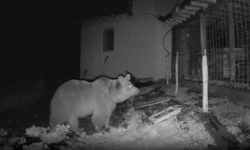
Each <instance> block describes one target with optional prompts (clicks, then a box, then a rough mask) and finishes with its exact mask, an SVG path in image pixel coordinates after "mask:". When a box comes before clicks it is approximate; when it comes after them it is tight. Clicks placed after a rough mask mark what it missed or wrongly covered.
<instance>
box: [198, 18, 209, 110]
mask: <svg viewBox="0 0 250 150" xmlns="http://www.w3.org/2000/svg"><path fill="white" fill-rule="evenodd" d="M205 25H206V23H205V18H204V15H203V13H201V14H200V38H201V54H202V83H203V90H202V91H203V93H202V94H203V97H202V104H203V105H202V106H203V111H204V112H208V67H207V51H206V26H205Z"/></svg>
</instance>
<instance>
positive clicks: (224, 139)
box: [199, 113, 240, 150]
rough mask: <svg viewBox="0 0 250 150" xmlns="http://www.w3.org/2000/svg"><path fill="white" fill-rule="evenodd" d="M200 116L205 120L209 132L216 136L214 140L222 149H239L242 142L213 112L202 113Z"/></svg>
mask: <svg viewBox="0 0 250 150" xmlns="http://www.w3.org/2000/svg"><path fill="white" fill-rule="evenodd" d="M199 118H200V119H201V121H203V123H204V126H205V128H206V129H207V131H208V133H209V134H210V135H211V136H212V137H213V138H214V141H215V143H216V145H217V147H218V149H220V150H234V149H238V148H239V146H240V143H239V142H238V141H237V140H236V139H235V137H234V136H233V135H232V134H231V133H230V132H228V131H227V129H226V128H225V127H224V126H223V125H222V124H221V123H220V122H219V121H218V119H217V118H216V117H215V116H214V115H212V114H211V113H201V114H199Z"/></svg>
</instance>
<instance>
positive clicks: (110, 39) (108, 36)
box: [103, 28, 114, 52]
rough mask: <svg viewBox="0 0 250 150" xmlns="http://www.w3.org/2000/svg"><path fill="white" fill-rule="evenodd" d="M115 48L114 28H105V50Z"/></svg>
mask: <svg viewBox="0 0 250 150" xmlns="http://www.w3.org/2000/svg"><path fill="white" fill-rule="evenodd" d="M113 50H114V28H109V29H104V30H103V51H104V52H108V51H113Z"/></svg>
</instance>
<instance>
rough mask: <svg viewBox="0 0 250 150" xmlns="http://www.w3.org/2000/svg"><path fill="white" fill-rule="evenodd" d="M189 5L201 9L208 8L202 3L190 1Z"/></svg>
mask: <svg viewBox="0 0 250 150" xmlns="http://www.w3.org/2000/svg"><path fill="white" fill-rule="evenodd" d="M190 4H191V5H193V6H198V7H203V8H207V7H208V4H207V3H203V2H197V1H191V2H190Z"/></svg>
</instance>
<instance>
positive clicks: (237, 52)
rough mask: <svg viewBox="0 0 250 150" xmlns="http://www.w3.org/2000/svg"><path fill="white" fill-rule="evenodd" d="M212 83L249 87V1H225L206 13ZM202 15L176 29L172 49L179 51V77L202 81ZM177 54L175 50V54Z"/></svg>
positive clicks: (206, 41)
mask: <svg viewBox="0 0 250 150" xmlns="http://www.w3.org/2000/svg"><path fill="white" fill-rule="evenodd" d="M203 16H204V28H203V29H204V30H205V31H204V33H205V45H206V46H205V47H206V49H207V56H208V69H209V70H208V72H209V83H213V84H218V85H230V86H233V87H240V88H246V89H248V90H249V89H250V1H249V0H227V1H222V2H220V3H218V4H216V5H215V6H213V7H212V8H208V9H207V10H206V11H205V12H204V13H203ZM200 23H201V19H200V17H199V15H197V16H196V18H195V17H194V18H193V19H190V20H189V21H188V22H186V23H183V24H180V25H178V26H176V27H174V28H173V41H174V42H173V50H174V51H178V52H179V54H180V63H179V72H180V76H179V77H180V78H183V79H187V80H194V81H200V80H201V77H202V72H201V62H202V61H201V58H202V57H201V56H202V49H201V39H200V33H201V32H203V30H201V29H200V27H201V26H200ZM173 54H175V53H173Z"/></svg>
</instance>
